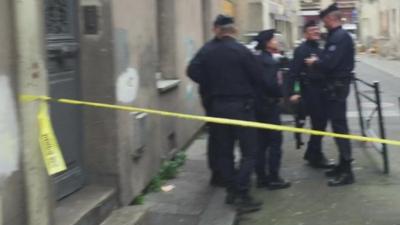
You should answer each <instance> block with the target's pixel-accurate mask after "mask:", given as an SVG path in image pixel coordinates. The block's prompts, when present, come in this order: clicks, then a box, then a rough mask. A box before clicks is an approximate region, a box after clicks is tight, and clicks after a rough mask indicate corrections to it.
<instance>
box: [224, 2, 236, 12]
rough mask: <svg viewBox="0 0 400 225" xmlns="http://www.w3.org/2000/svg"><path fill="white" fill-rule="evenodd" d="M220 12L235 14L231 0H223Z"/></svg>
mask: <svg viewBox="0 0 400 225" xmlns="http://www.w3.org/2000/svg"><path fill="white" fill-rule="evenodd" d="M222 13H223V14H224V15H227V16H235V5H234V4H233V3H232V2H231V1H228V0H223V1H222Z"/></svg>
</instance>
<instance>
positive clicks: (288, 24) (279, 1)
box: [234, 0, 298, 47]
mask: <svg viewBox="0 0 400 225" xmlns="http://www.w3.org/2000/svg"><path fill="white" fill-rule="evenodd" d="M234 2H235V6H236V10H235V12H236V14H235V15H236V18H237V21H238V26H239V30H240V31H241V39H242V40H243V41H244V42H246V43H248V42H250V41H251V40H252V38H253V37H254V36H255V34H256V33H258V32H259V31H261V30H265V29H276V30H277V32H278V33H280V34H281V36H282V39H284V41H285V42H286V45H287V46H286V47H292V46H293V43H294V41H295V40H297V39H298V21H297V19H298V16H297V13H296V12H297V10H298V1H296V0H236V1H234Z"/></svg>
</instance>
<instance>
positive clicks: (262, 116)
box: [255, 29, 291, 190]
mask: <svg viewBox="0 0 400 225" xmlns="http://www.w3.org/2000/svg"><path fill="white" fill-rule="evenodd" d="M274 33H275V30H273V29H271V30H265V31H261V32H260V33H259V34H258V36H257V37H256V38H255V40H256V41H257V42H258V45H257V46H256V49H257V50H259V51H260V52H261V53H260V55H259V56H258V59H259V60H260V62H261V64H262V65H263V69H264V70H263V74H262V76H263V77H264V79H265V80H266V82H267V83H269V84H270V85H271V86H272V87H271V88H269V89H264V90H261V92H260V94H259V96H258V99H257V106H256V117H257V121H259V122H264V123H269V124H276V125H280V124H281V118H280V114H281V112H280V107H279V106H278V103H279V101H280V98H281V97H282V88H281V84H279V82H278V73H279V72H280V71H279V61H278V60H276V59H275V58H274V57H273V54H274V53H278V52H279V49H278V41H277V40H276V38H275V37H274ZM281 78H282V77H281ZM258 141H259V147H258V152H257V160H256V174H257V186H258V187H259V188H263V187H266V188H268V189H270V190H275V189H282V188H288V187H290V185H291V184H290V182H288V181H285V180H284V179H282V178H281V176H280V174H279V171H280V167H281V159H282V132H280V131H274V130H259V131H258ZM267 155H268V156H267ZM267 159H268V162H266V161H267ZM266 167H268V174H267V168H266Z"/></svg>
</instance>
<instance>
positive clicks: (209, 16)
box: [0, 0, 222, 225]
mask: <svg viewBox="0 0 400 225" xmlns="http://www.w3.org/2000/svg"><path fill="white" fill-rule="evenodd" d="M220 3H221V2H220V1H214V0H185V1H180V0H163V1H157V0H107V1H106V0H68V1H58V0H46V1H42V0H20V1H14V0H4V1H1V2H0V11H1V13H0V27H1V29H2V32H1V33H0V41H1V42H2V43H3V47H2V48H1V49H0V102H1V104H2V106H3V107H2V108H1V109H0V120H1V121H0V140H1V142H0V145H1V146H0V149H1V150H0V224H1V225H9V224H12V225H53V224H61V222H63V223H62V224H88V225H89V224H90V225H91V224H93V225H94V224H100V222H101V221H102V220H103V219H104V218H105V217H106V216H107V215H108V213H109V212H110V211H111V210H112V209H114V208H116V207H121V206H125V205H129V204H130V203H131V202H132V200H133V199H134V198H135V196H137V195H138V194H140V193H141V192H142V190H143V189H144V187H146V185H147V184H148V182H149V181H150V179H151V178H152V177H153V176H154V175H155V174H156V173H157V172H158V169H159V166H160V164H161V162H162V161H164V160H166V159H169V158H171V157H172V156H173V155H174V154H175V153H176V152H177V151H179V150H180V149H182V147H183V146H184V145H185V144H187V143H188V142H189V141H190V139H191V138H192V137H193V135H194V134H195V133H196V132H197V131H198V130H199V128H200V127H201V126H202V123H199V122H193V121H185V120H179V121H178V119H175V118H166V117H159V116H154V115H149V114H144V113H133V112H132V113H129V112H122V111H114V110H104V109H95V108H90V107H80V106H67V105H62V104H57V103H50V116H51V121H52V124H53V127H54V129H55V133H56V136H57V139H58V141H59V144H60V146H61V149H62V153H63V156H64V159H65V161H66V163H67V167H68V168H67V170H66V171H64V172H62V173H59V174H56V175H54V176H49V175H48V174H47V171H46V169H45V165H44V161H43V158H42V154H41V150H40V148H39V142H38V139H39V133H38V132H39V125H38V121H37V115H38V109H39V106H40V103H39V102H38V101H32V102H20V101H19V100H18V99H19V96H20V95H21V94H31V95H48V96H51V97H56V98H71V99H79V100H80V99H82V100H87V101H94V102H100V103H109V104H119V105H126V106H136V107H144V108H153V109H161V110H167V111H176V112H182V113H189V114H202V113H203V111H202V109H201V106H200V104H199V100H198V94H197V87H196V85H195V84H194V83H193V82H191V81H190V80H189V79H187V78H186V75H185V69H186V65H187V63H188V62H189V61H190V59H191V58H192V57H193V55H194V54H195V52H196V51H197V49H198V48H199V47H201V46H202V44H203V43H204V42H205V40H207V39H209V38H210V37H211V36H212V33H211V25H212V20H213V19H214V18H215V15H216V14H217V13H219V12H221V11H222V8H221V6H220ZM43 12H44V13H43ZM83 206H87V207H86V208H85V207H83ZM82 207H83V208H82ZM68 219H69V220H71V221H66V220H68Z"/></svg>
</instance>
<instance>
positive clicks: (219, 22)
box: [214, 14, 235, 27]
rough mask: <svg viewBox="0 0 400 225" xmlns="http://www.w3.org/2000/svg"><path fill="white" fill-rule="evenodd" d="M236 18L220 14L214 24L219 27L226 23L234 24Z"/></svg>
mask: <svg viewBox="0 0 400 225" xmlns="http://www.w3.org/2000/svg"><path fill="white" fill-rule="evenodd" d="M234 23H235V20H234V19H233V17H230V16H225V15H222V14H220V15H218V16H217V18H216V19H215V21H214V26H215V27H219V26H226V25H231V24H234Z"/></svg>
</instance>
